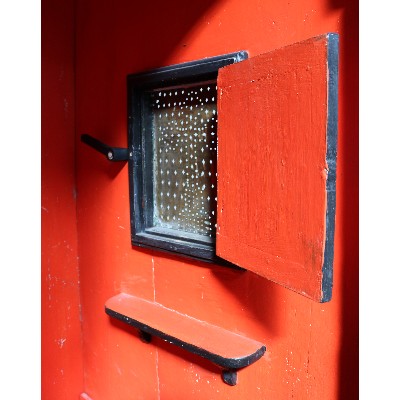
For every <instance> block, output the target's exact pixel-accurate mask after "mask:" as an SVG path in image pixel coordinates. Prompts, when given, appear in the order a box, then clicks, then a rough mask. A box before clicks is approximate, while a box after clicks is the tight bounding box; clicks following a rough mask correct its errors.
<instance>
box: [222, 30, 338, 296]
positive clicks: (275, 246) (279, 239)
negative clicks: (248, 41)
mask: <svg viewBox="0 0 400 400" xmlns="http://www.w3.org/2000/svg"><path fill="white" fill-rule="evenodd" d="M328 64H329V67H328ZM329 68H330V70H329ZM328 76H329V79H328ZM336 78H337V35H334V34H328V35H323V36H319V37H316V38H312V39H310V40H307V41H304V42H300V43H296V44H293V45H291V46H287V47H284V48H281V49H278V50H275V51H272V52H270V53H266V54H262V55H259V56H256V57H253V58H249V59H248V60H246V61H243V62H241V63H239V64H235V65H232V66H228V67H225V68H223V69H222V70H221V71H220V73H219V77H218V90H219V99H218V115H219V118H218V142H219V143H218V151H219V153H218V216H217V221H218V230H217V254H218V255H219V256H221V257H223V258H225V259H227V260H229V261H231V262H233V263H235V264H237V265H239V266H241V267H244V268H246V269H248V270H251V271H253V272H255V273H257V274H259V275H262V276H264V277H266V278H268V279H270V280H272V281H274V282H277V283H279V284H282V285H284V286H285V287H287V288H289V289H292V290H295V291H297V292H299V293H301V294H303V295H305V296H307V297H310V298H312V299H314V300H317V301H327V300H329V299H330V296H331V286H332V261H333V260H332V259H333V226H334V204H335V170H336V118H337V113H336V110H337V107H336V104H335V102H336V101H337V96H336V86H335V85H336ZM329 80H331V82H330V85H329ZM328 87H329V90H328ZM328 103H329V104H328ZM328 175H329V179H328ZM328 192H329V194H328ZM324 274H325V277H323V275H324Z"/></svg>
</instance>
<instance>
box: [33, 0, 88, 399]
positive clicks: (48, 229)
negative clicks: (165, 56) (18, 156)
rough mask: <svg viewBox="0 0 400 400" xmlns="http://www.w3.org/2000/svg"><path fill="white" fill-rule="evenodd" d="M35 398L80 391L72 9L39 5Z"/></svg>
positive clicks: (69, 4) (65, 4) (64, 4)
mask: <svg viewBox="0 0 400 400" xmlns="http://www.w3.org/2000/svg"><path fill="white" fill-rule="evenodd" d="M41 23H42V192H41V196H42V311H41V315H42V325H41V328H42V346H41V348H42V362H41V367H42V399H43V400H54V399H57V400H69V399H74V398H75V399H77V398H78V396H79V393H80V392H81V391H82V385H83V369H82V347H81V345H82V344H81V326H80V319H79V307H80V301H79V274H78V240H77V229H76V195H75V192H76V191H75V156H74V132H75V110H74V108H75V101H74V77H75V73H74V6H73V1H72V0H67V1H65V0H63V1H53V0H44V1H42V21H41Z"/></svg>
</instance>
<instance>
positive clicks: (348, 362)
mask: <svg viewBox="0 0 400 400" xmlns="http://www.w3.org/2000/svg"><path fill="white" fill-rule="evenodd" d="M47 7H49V5H47ZM325 32H338V33H339V34H340V70H339V73H340V84H339V90H340V101H339V144H338V146H339V149H338V182H337V217H336V236H335V263H334V288H333V298H332V301H331V302H329V303H325V304H319V303H316V302H314V301H312V300H309V299H307V298H305V297H302V296H301V295H299V294H296V293H294V292H291V291H289V290H286V289H284V288H283V287H280V286H278V285H276V284H274V283H271V282H269V281H267V280H265V279H263V278H261V277H258V276H256V275H254V274H252V273H250V272H239V271H234V270H230V269H227V268H223V267H220V266H215V265H214V266H213V265H209V264H204V263H201V262H188V261H184V260H182V259H180V258H178V257H172V256H165V255H162V254H161V253H159V252H157V251H150V250H140V249H137V248H133V247H132V246H131V243H130V216H129V192H128V169H127V165H124V164H123V163H122V164H118V163H109V162H108V161H107V160H106V159H105V158H104V157H103V156H100V155H99V154H98V153H96V152H94V151H93V150H92V149H90V148H88V147H87V146H85V145H83V144H82V143H81V142H80V141H79V137H80V135H81V134H83V133H89V134H92V135H93V136H96V137H97V138H99V139H100V140H102V141H104V142H106V143H109V144H111V145H114V146H120V147H124V146H126V145H127V124H126V121H127V107H126V76H127V75H128V74H130V73H135V72H139V71H142V70H146V69H149V68H153V67H160V66H165V65H170V64H175V63H180V62H184V61H189V60H194V59H199V58H203V57H208V56H213V55H219V54H224V53H228V52H232V51H237V50H247V51H248V52H249V54H250V57H251V56H254V55H257V54H260V53H263V52H267V51H269V50H272V49H274V48H277V47H281V46H284V45H287V44H290V43H293V42H296V41H300V40H303V39H307V38H309V37H312V36H316V35H319V34H321V33H325ZM75 33H76V70H75V72H76V80H75V82H76V85H75V95H76V97H75V106H76V108H75V109H76V112H75V117H76V120H75V121H76V131H75V147H76V168H77V170H76V177H77V230H78V241H79V274H80V289H81V291H80V295H81V307H82V332H83V363H84V374H83V377H84V383H83V391H84V392H85V393H86V394H87V395H88V396H90V397H91V398H92V399H93V400H109V399H121V400H122V399H133V398H134V399H153V398H154V399H159V398H161V399H163V400H167V399H188V398H190V399H245V398H255V399H267V398H273V399H274V400H279V399H288V398H295V399H307V400H309V399H315V400H317V399H318V400H320V399H324V400H329V399H341V400H342V399H344V400H346V399H352V400H353V399H355V398H357V394H358V119H357V118H358V116H357V114H358V112H357V110H358V5H357V2H355V1H353V2H351V1H347V2H341V0H302V1H301V2H277V1H272V0H263V1H260V0H248V1H246V2H243V1H240V0H221V1H211V0H208V1H207V0H206V1H192V2H190V3H187V2H185V1H183V0H175V1H169V2H162V1H155V2H140V3H139V2H132V1H127V0H121V1H118V2H108V1H104V0H103V1H98V0H96V1H95V0H84V1H79V2H77V4H76V30H75ZM68 48H69V47H67V49H68ZM64 56H65V54H64ZM54 82H55V81H54ZM52 90H55V91H56V92H55V93H53V94H54V95H58V94H59V93H60V92H59V90H58V91H57V90H56V89H54V88H53V89H52ZM59 111H60V110H59ZM64 118H65V116H64V115H62V113H60V115H57V116H56V115H55V114H50V115H49V116H47V115H46V117H45V120H48V123H49V124H50V123H51V121H55V122H57V123H58V124H61V121H65V120H64ZM64 124H65V122H64ZM58 134H59V135H61V133H58ZM51 135H54V133H52V132H50V131H48V133H47V134H46V138H47V139H46V140H47V141H48V150H49V152H51V151H52V150H53V151H56V146H55V142H56V141H57V139H56V137H53V136H51ZM57 137H58V136H57ZM59 140H63V141H65V142H66V143H65V145H66V146H67V147H66V148H67V149H68V150H67V151H66V152H63V153H62V154H60V153H59V152H58V153H57V154H58V155H59V156H60V157H65V159H66V164H67V165H68V166H69V167H71V168H72V163H73V153H72V150H71V149H70V146H71V143H72V141H73V135H72V129H70V130H68V132H65V136H63V137H62V138H59ZM57 151H59V150H57ZM49 157H50V155H49ZM51 157H56V156H55V155H51ZM43 167H46V169H47V168H51V169H52V171H48V172H46V173H47V174H48V175H49V178H48V179H50V180H51V176H53V175H55V174H56V172H55V171H54V169H55V166H54V163H53V164H51V163H50V162H49V163H48V164H46V165H43ZM62 176H63V179H64V182H63V184H61V182H58V183H57V182H53V185H52V187H51V188H49V192H51V193H52V195H53V202H54V206H55V207H56V206H57V207H58V208H57V213H58V214H57V218H58V222H59V223H58V224H57V227H61V226H63V228H62V229H66V232H65V233H64V234H63V235H62V238H61V239H60V240H61V242H62V241H63V240H67V239H68V240H69V239H71V238H70V237H69V236H68V235H71V236H73V238H74V242H73V243H74V246H73V248H74V251H75V253H74V255H75V256H76V242H75V241H76V236H75V234H73V228H72V226H73V224H74V215H73V212H72V210H71V209H70V208H69V207H70V206H72V203H73V197H72V195H70V193H71V192H72V187H73V176H72V174H71V175H70V174H68V173H67V172H66V171H64V172H63V175H62ZM70 189H71V192H69V190H70ZM58 193H63V197H62V199H63V201H64V202H65V203H66V204H64V205H65V206H66V207H62V205H58V203H57V202H56V198H57V197H56V196H55V195H56V194H57V195H58ZM59 198H60V197H59ZM58 201H59V200H58ZM64 208H65V209H64ZM68 210H70V214H68ZM68 228H71V229H70V230H69V229H68ZM60 229H61V228H60ZM60 229H59V230H57V229H53V231H51V230H50V229H48V230H47V231H46V232H44V234H45V235H50V237H49V238H48V239H47V240H48V241H49V243H50V242H51V243H52V244H53V241H54V244H55V243H58V242H57V238H56V237H55V235H59V234H61V233H60ZM69 243H71V241H69ZM64 248H65V249H66V246H65V245H64ZM49 251H50V246H49V249H48V252H49ZM59 251H60V253H59V255H61V254H62V253H61V250H59ZM63 262H64V261H62V260H61V259H58V263H59V265H58V268H61V264H62V263H63ZM72 265H73V266H74V268H75V265H76V264H75V262H73V263H72V262H71V270H72V269H73V270H75V269H74V268H72ZM74 279H76V274H74ZM45 284H46V285H49V287H50V286H51V284H52V281H50V282H45ZM120 292H126V293H130V294H134V295H137V296H141V297H143V298H146V299H150V300H156V301H157V302H159V303H161V304H163V305H165V306H167V307H170V308H173V309H176V310H178V311H180V312H182V313H186V314H188V315H191V316H194V317H196V318H199V319H203V320H205V321H207V322H210V323H213V324H217V325H220V326H222V327H224V328H227V329H229V330H232V331H236V332H241V333H242V334H243V335H246V336H249V337H251V338H254V339H256V340H259V341H261V342H263V343H265V344H266V346H267V352H266V354H265V356H264V357H262V358H261V359H260V360H259V361H257V362H256V363H255V364H253V365H252V366H250V367H248V368H245V369H244V370H242V371H240V372H239V383H238V385H237V386H235V387H230V386H227V385H226V384H224V383H223V382H222V380H221V377H220V375H219V374H218V370H217V369H216V368H215V367H213V366H212V365H210V364H209V363H208V362H206V361H204V360H202V359H201V358H199V357H196V356H192V355H190V354H188V353H186V352H184V351H183V350H179V349H177V348H175V347H172V346H171V345H169V344H166V343H164V342H161V341H159V340H157V339H156V340H154V341H153V342H152V343H151V344H148V345H145V344H143V343H142V342H141V341H140V340H138V335H137V332H136V331H135V330H134V329H130V328H126V327H125V326H123V325H122V324H120V323H117V322H114V321H111V320H110V319H109V317H108V316H107V315H106V314H105V313H104V303H105V301H106V300H107V299H108V298H110V297H111V296H113V295H115V294H117V293H120ZM74 296H75V297H74ZM60 298H61V299H62V293H60ZM71 298H74V299H76V295H75V292H74V295H73V296H72V297H71ZM64 299H66V297H64ZM74 304H76V303H74ZM53 337H56V336H54V335H49V337H46V338H45V339H44V340H48V341H49V342H51V340H53ZM60 337H62V336H60ZM57 350H62V349H57ZM77 354H78V353H77ZM52 373H54V372H52ZM72 382H75V383H74V384H76V382H78V380H73V381H72ZM77 386H78V385H76V387H77ZM48 387H50V386H49V383H47V384H46V390H47V388H48ZM49 390H50V389H49ZM50 397H51V396H50ZM50 397H49V398H50ZM69 398H76V397H75V396H70V397H69Z"/></svg>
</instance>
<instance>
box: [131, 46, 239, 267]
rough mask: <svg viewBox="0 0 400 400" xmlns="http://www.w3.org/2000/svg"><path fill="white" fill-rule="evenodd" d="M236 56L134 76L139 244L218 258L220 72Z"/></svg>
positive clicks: (135, 232)
mask: <svg viewBox="0 0 400 400" xmlns="http://www.w3.org/2000/svg"><path fill="white" fill-rule="evenodd" d="M243 58H245V53H235V54H233V55H227V56H222V57H216V58H213V59H206V60H203V61H199V62H191V63H186V64H181V65H178V66H172V67H167V68H163V69H161V70H155V71H152V72H150V73H147V74H138V75H131V76H129V77H128V100H129V108H128V114H129V138H130V146H131V148H132V152H133V157H132V162H131V165H130V174H131V179H130V180H131V213H132V242H133V244H134V245H139V246H145V247H153V248H159V249H162V250H167V251H170V252H174V253H180V254H184V255H188V256H191V257H196V258H201V259H208V260H212V259H215V233H216V223H217V219H216V216H217V177H218V172H217V163H218V157H217V154H218V113H217V92H218V91H217V79H216V78H217V74H218V69H219V68H220V67H222V66H224V65H228V64H231V63H233V62H235V61H239V60H241V59H243Z"/></svg>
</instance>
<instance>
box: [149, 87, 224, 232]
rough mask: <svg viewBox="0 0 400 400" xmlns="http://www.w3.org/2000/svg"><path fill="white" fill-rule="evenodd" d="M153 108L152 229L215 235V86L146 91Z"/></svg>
mask: <svg viewBox="0 0 400 400" xmlns="http://www.w3.org/2000/svg"><path fill="white" fill-rule="evenodd" d="M149 96H150V100H151V101H150V104H151V108H152V110H153V116H152V126H153V128H152V130H153V135H154V140H153V143H154V148H153V176H154V183H153V202H154V204H153V223H154V226H159V227H162V228H169V229H175V230H180V231H185V232H189V233H194V234H200V235H205V236H210V237H214V236H215V223H216V205H217V197H216V196H217V187H216V185H217V106H216V98H217V87H216V83H215V82H212V83H210V82H208V83H205V84H199V85H195V86H190V87H185V88H182V87H181V88H173V89H164V90H156V91H152V92H150V93H149Z"/></svg>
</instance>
